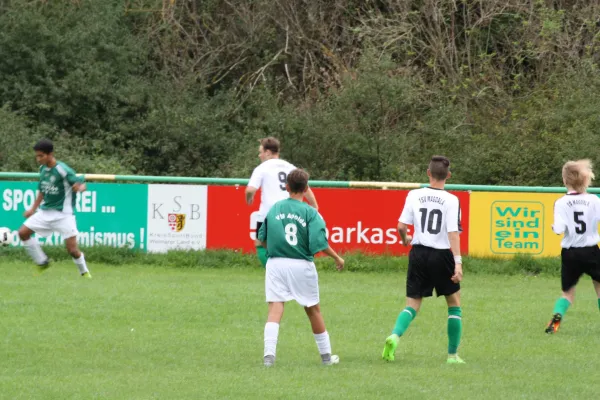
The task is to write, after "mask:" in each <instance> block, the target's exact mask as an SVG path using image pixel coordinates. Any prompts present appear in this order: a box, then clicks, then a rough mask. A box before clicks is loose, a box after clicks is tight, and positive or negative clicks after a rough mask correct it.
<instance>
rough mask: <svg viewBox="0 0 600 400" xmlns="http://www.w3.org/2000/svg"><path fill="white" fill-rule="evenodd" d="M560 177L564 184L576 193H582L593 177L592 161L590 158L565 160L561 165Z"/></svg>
mask: <svg viewBox="0 0 600 400" xmlns="http://www.w3.org/2000/svg"><path fill="white" fill-rule="evenodd" d="M562 177H563V182H564V183H565V186H568V187H570V188H573V190H575V191H577V193H583V192H585V191H586V190H587V188H588V187H589V186H590V184H591V183H592V180H593V179H594V172H593V171H592V162H591V161H590V160H577V161H567V162H566V163H565V165H563V169H562Z"/></svg>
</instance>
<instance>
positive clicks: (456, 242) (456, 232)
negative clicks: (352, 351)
mask: <svg viewBox="0 0 600 400" xmlns="http://www.w3.org/2000/svg"><path fill="white" fill-rule="evenodd" d="M455 200H456V201H452V202H451V203H450V204H449V206H448V220H447V222H446V224H447V226H448V241H449V242H450V250H452V254H453V255H454V275H453V276H452V281H453V282H455V283H458V282H460V281H462V278H463V269H462V256H461V255H460V205H459V203H458V198H457V199H455Z"/></svg>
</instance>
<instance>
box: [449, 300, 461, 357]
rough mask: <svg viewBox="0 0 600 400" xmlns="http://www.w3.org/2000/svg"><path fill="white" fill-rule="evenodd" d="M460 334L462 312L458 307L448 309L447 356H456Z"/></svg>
mask: <svg viewBox="0 0 600 400" xmlns="http://www.w3.org/2000/svg"><path fill="white" fill-rule="evenodd" d="M461 334H462V312H461V310H460V307H448V354H456V353H457V351H458V345H459V344H460V336H461Z"/></svg>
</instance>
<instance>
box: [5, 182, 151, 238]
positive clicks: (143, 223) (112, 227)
mask: <svg viewBox="0 0 600 400" xmlns="http://www.w3.org/2000/svg"><path fill="white" fill-rule="evenodd" d="M37 185H38V184H37V182H14V181H0V196H1V197H0V202H1V206H0V226H2V227H8V228H10V229H11V230H13V231H16V230H17V229H19V227H20V226H21V225H22V224H23V222H24V221H25V217H24V216H23V213H24V212H25V210H26V209H27V208H29V207H30V206H31V204H33V202H34V201H35V196H36V193H37ZM147 214H148V185H145V184H118V183H88V184H87V191H86V192H84V193H79V194H78V195H77V205H76V212H75V216H76V218H77V228H78V229H79V237H78V241H79V244H80V245H82V246H98V245H103V246H111V247H129V248H132V249H133V248H135V249H145V248H146V242H147V234H148V232H147V231H148V229H147ZM39 240H40V243H42V244H44V245H62V238H60V236H59V235H56V234H53V235H52V236H49V237H48V238H39ZM13 245H15V246H18V245H20V241H19V240H18V237H17V235H16V234H15V235H14V237H13Z"/></svg>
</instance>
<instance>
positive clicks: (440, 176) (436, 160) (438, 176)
mask: <svg viewBox="0 0 600 400" xmlns="http://www.w3.org/2000/svg"><path fill="white" fill-rule="evenodd" d="M449 170H450V160H448V158H447V157H444V156H433V157H431V161H430V162H429V171H431V176H432V177H433V179H435V180H438V181H444V180H446V178H448V172H449Z"/></svg>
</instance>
